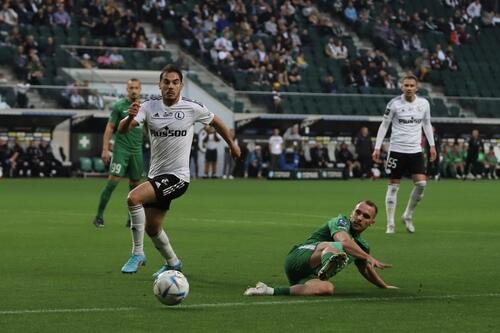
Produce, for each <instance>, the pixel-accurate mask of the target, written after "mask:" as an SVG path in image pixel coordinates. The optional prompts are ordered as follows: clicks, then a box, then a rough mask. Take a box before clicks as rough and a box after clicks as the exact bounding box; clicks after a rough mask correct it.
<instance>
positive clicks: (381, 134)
mask: <svg viewBox="0 0 500 333" xmlns="http://www.w3.org/2000/svg"><path fill="white" fill-rule="evenodd" d="M393 115H394V110H393V109H392V108H391V103H389V104H387V108H386V109H385V112H384V117H383V119H382V123H381V124H380V126H379V128H378V132H377V139H376V140H375V149H380V147H382V142H384V138H385V135H386V134H387V131H388V130H389V126H390V125H391V121H392V117H393Z"/></svg>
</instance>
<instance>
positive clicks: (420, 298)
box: [0, 293, 500, 316]
mask: <svg viewBox="0 0 500 333" xmlns="http://www.w3.org/2000/svg"><path fill="white" fill-rule="evenodd" d="M491 297H500V293H487V294H471V295H434V296H432V295H429V296H423V295H422V296H401V297H397V296H396V297H352V298H339V297H325V298H323V299H290V300H286V301H282V300H280V301H258V302H252V301H249V302H229V303H206V304H187V305H179V306H176V307H171V308H170V309H176V308H181V309H195V308H228V307H246V306H264V305H301V304H316V303H338V302H392V301H426V300H437V301H439V300H450V299H466V298H491ZM141 309H142V308H137V307H116V308H80V309H35V310H2V311H0V316H7V315H28V314H51V313H89V312H122V311H123V312H125V311H137V310H141Z"/></svg>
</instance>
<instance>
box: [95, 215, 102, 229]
mask: <svg viewBox="0 0 500 333" xmlns="http://www.w3.org/2000/svg"><path fill="white" fill-rule="evenodd" d="M93 223H94V225H95V226H96V227H97V228H102V227H104V219H103V218H102V217H96V218H95V219H94V222H93Z"/></svg>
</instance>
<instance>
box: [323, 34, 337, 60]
mask: <svg viewBox="0 0 500 333" xmlns="http://www.w3.org/2000/svg"><path fill="white" fill-rule="evenodd" d="M325 54H326V55H327V56H328V57H329V58H330V59H335V57H336V55H337V54H336V49H335V41H334V39H333V37H331V38H330V39H329V40H328V43H326V45H325Z"/></svg>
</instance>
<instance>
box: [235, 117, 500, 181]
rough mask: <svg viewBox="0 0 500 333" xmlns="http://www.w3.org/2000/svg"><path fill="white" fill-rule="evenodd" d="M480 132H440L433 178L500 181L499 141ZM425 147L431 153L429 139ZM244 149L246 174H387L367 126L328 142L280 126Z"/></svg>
mask: <svg viewBox="0 0 500 333" xmlns="http://www.w3.org/2000/svg"><path fill="white" fill-rule="evenodd" d="M478 134H479V133H478ZM478 134H477V136H475V134H472V135H471V136H470V137H469V138H468V139H467V140H464V139H455V140H448V139H447V140H444V141H442V140H441V139H440V138H439V136H438V135H437V134H435V135H436V144H437V151H438V153H439V157H438V159H437V160H436V163H435V164H433V163H431V162H427V172H428V176H429V177H430V178H431V179H436V180H439V179H440V178H458V179H464V180H466V179H472V180H475V179H481V178H485V179H486V178H487V179H498V177H499V176H500V164H499V161H498V157H497V156H498V155H499V154H500V151H497V152H495V145H494V144H487V143H484V142H483V141H482V140H481V139H480V137H479V136H478ZM474 142H476V143H477V144H474ZM422 146H423V150H424V152H425V153H426V154H427V153H428V147H427V148H426V142H425V141H424V142H423V143H422ZM473 147H476V148H477V149H476V148H473ZM475 149H476V150H475ZM497 149H498V148H497ZM243 151H244V157H243V161H244V164H243V176H244V177H258V178H260V177H265V175H266V174H267V172H268V171H271V170H273V171H294V170H299V169H301V170H303V169H335V168H336V169H341V170H342V173H343V177H344V178H345V179H349V178H371V179H377V178H380V177H386V176H387V174H386V171H385V167H384V165H385V160H386V159H387V151H385V149H384V146H383V147H382V151H381V160H380V161H379V162H377V163H375V162H374V161H373V160H372V156H371V155H372V152H373V138H372V137H371V135H370V133H369V131H368V128H366V127H363V128H361V129H360V131H359V133H358V134H357V135H356V136H355V137H354V138H339V139H337V140H335V141H324V142H323V141H316V140H311V139H310V138H308V137H305V136H304V137H303V136H301V135H300V133H299V127H298V125H295V126H293V127H291V128H289V129H288V130H287V131H286V132H285V133H283V135H281V134H280V130H279V129H278V128H276V129H274V130H273V133H272V135H271V137H270V138H269V140H268V143H267V145H263V144H259V143H257V142H249V143H248V144H247V145H246V147H243ZM468 156H469V158H468Z"/></svg>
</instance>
